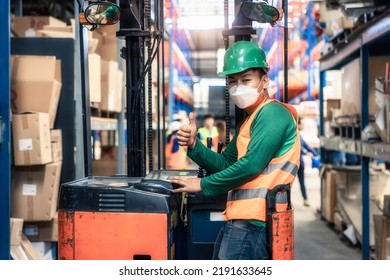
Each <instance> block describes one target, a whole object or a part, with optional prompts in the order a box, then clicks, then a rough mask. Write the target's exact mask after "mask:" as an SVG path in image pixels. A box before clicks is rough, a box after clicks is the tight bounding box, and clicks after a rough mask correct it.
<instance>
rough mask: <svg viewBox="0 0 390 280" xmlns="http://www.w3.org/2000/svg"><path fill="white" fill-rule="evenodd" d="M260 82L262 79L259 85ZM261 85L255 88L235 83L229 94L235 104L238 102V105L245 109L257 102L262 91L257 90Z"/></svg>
mask: <svg viewBox="0 0 390 280" xmlns="http://www.w3.org/2000/svg"><path fill="white" fill-rule="evenodd" d="M260 84H261V81H260V83H259V85H260ZM259 85H258V86H257V87H255V88H253V87H250V86H245V85H239V86H237V85H235V86H233V87H231V88H230V89H229V94H230V97H231V99H232V101H233V102H234V104H236V106H237V107H238V108H240V109H244V108H247V107H249V106H251V105H253V104H255V103H256V101H257V99H258V98H259V96H260V93H261V92H260V93H259V92H257V88H258V87H259ZM262 92H263V90H262Z"/></svg>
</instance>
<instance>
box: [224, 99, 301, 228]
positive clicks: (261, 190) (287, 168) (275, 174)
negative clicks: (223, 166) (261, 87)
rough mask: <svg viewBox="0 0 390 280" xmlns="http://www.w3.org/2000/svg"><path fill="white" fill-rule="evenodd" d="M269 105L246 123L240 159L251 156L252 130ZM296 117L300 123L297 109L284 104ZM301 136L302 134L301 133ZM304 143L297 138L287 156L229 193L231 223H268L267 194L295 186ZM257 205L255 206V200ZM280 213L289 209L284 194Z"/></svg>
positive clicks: (279, 202) (240, 141)
mask: <svg viewBox="0 0 390 280" xmlns="http://www.w3.org/2000/svg"><path fill="white" fill-rule="evenodd" d="M269 102H277V101H275V100H273V101H267V102H265V103H263V104H262V105H261V106H259V108H257V110H256V111H255V112H254V113H253V114H252V115H251V116H250V117H249V118H248V119H247V120H246V121H245V122H244V123H243V125H242V126H241V130H240V134H239V136H238V138H237V144H236V145H237V150H238V158H241V157H242V156H244V155H245V154H246V153H247V149H248V144H249V141H250V139H251V133H250V128H251V125H252V121H253V119H254V117H255V116H256V113H257V112H258V111H259V110H260V109H261V108H262V107H263V106H264V105H265V104H268V103H269ZM281 104H283V105H284V106H285V107H287V109H289V110H290V112H291V113H292V114H293V116H294V118H295V120H296V121H298V114H297V112H296V110H295V108H294V107H293V106H291V105H289V104H285V103H281ZM297 135H298V133H297ZM299 153H300V141H299V137H296V139H295V142H294V144H293V147H292V148H291V149H290V150H289V151H287V152H286V153H285V154H284V155H283V156H281V157H278V158H274V159H272V160H271V161H270V163H269V164H268V166H267V167H266V168H265V169H264V170H263V171H262V172H261V174H260V175H259V176H257V177H256V178H254V179H253V180H251V181H249V182H247V183H246V184H244V185H242V186H241V187H239V188H236V189H234V190H231V191H229V193H228V198H227V204H226V210H225V212H224V213H223V215H224V216H225V218H226V219H227V220H235V219H239V220H241V219H243V220H258V221H264V222H265V221H267V203H266V195H267V192H268V190H269V189H273V188H274V187H276V186H278V185H286V184H288V185H290V186H292V184H293V182H294V180H295V176H296V174H297V172H298V168H299ZM255 200H256V201H257V203H254V201H255ZM276 203H277V204H276V205H279V209H278V207H277V209H276V210H277V211H283V210H286V208H287V194H286V193H283V194H281V195H280V196H277V197H276Z"/></svg>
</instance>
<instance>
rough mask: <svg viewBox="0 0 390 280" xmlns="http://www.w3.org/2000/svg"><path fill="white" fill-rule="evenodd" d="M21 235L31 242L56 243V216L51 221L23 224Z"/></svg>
mask: <svg viewBox="0 0 390 280" xmlns="http://www.w3.org/2000/svg"><path fill="white" fill-rule="evenodd" d="M23 233H24V235H26V237H27V238H28V239H29V240H30V241H32V242H40V241H52V242H56V241H58V215H57V214H56V215H55V217H54V218H53V219H52V220H51V221H44V222H25V223H24V226H23Z"/></svg>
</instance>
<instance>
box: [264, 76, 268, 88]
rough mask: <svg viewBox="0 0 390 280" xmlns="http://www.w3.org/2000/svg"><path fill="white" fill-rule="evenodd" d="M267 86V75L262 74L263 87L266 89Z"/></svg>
mask: <svg viewBox="0 0 390 280" xmlns="http://www.w3.org/2000/svg"><path fill="white" fill-rule="evenodd" d="M268 86H269V77H268V75H267V74H266V75H264V76H263V89H267V88H268Z"/></svg>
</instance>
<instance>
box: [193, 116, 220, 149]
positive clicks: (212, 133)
mask: <svg viewBox="0 0 390 280" xmlns="http://www.w3.org/2000/svg"><path fill="white" fill-rule="evenodd" d="M198 132H199V139H200V140H201V141H202V143H203V144H204V145H205V146H207V138H209V137H211V140H212V141H211V149H212V150H213V151H217V147H218V129H217V127H216V126H215V119H214V117H213V116H212V115H210V114H207V115H204V117H203V127H200V128H199V129H198Z"/></svg>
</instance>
